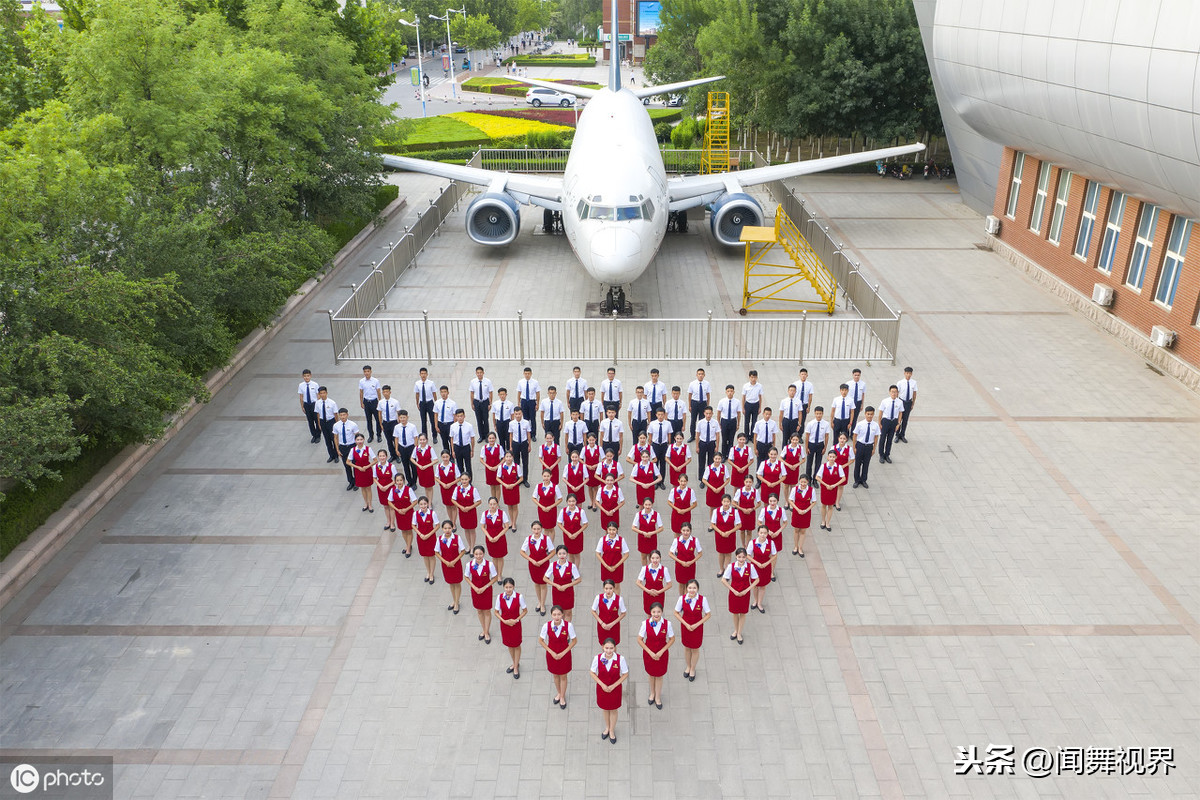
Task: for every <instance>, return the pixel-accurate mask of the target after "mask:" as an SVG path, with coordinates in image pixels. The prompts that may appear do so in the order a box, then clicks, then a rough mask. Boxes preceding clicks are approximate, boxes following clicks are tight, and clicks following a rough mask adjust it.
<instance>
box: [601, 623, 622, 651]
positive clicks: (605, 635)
mask: <svg viewBox="0 0 1200 800" xmlns="http://www.w3.org/2000/svg"><path fill="white" fill-rule="evenodd" d="M596 638H597V639H598V640H599V641H600V645H601V646H603V645H604V640H605V639H612V640H613V644H620V643H621V624H620V623H617V625H616V627H613V628H609V629H607V630H606V629H605V628H603V627H601V625H600V623H599V622H597V623H596Z"/></svg>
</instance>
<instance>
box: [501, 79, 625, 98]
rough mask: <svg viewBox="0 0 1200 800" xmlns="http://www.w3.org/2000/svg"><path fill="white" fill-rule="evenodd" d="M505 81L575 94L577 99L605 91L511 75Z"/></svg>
mask: <svg viewBox="0 0 1200 800" xmlns="http://www.w3.org/2000/svg"><path fill="white" fill-rule="evenodd" d="M505 80H510V81H512V82H513V83H527V84H529V85H530V86H540V87H542V88H543V89H553V90H554V91H556V92H562V93H563V94H573V95H575V96H576V97H595V96H596V95H598V94H600V92H602V91H604V90H603V89H589V88H587V87H586V86H576V85H575V84H573V83H559V82H558V81H543V80H538V79H537V78H517V77H515V76H512V75H509V76H506V77H505Z"/></svg>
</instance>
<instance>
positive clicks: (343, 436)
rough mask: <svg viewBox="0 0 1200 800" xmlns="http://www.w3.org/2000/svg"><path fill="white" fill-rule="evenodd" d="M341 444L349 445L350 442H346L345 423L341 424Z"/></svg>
mask: <svg viewBox="0 0 1200 800" xmlns="http://www.w3.org/2000/svg"><path fill="white" fill-rule="evenodd" d="M342 444H350V442H348V441H346V424H345V423H342Z"/></svg>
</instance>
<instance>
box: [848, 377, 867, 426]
mask: <svg viewBox="0 0 1200 800" xmlns="http://www.w3.org/2000/svg"><path fill="white" fill-rule="evenodd" d="M850 375H851V380H850V399H851V400H853V401H854V414H853V415H852V416H851V417H850V427H851V428H853V427H854V426H855V425H857V424H858V415H859V413H860V412H862V407H863V403H865V402H866V400H867V382H866V381H864V380H863V379H862V370H861V369H858V368H855V369H854V370H853V371H851V373H850Z"/></svg>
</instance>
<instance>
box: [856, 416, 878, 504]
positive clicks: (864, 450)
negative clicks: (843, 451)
mask: <svg viewBox="0 0 1200 800" xmlns="http://www.w3.org/2000/svg"><path fill="white" fill-rule="evenodd" d="M878 444H879V423H878V422H876V421H875V407H874V406H867V408H866V410H865V411H864V412H863V419H860V420H859V421H858V424H857V425H855V426H854V451H855V452H854V488H856V489H857V488H858V487H859V486H861V487H863V488H864V489H870V488H871V487H870V486H868V485H867V476H868V473H869V470H870V469H871V458H872V457H873V456H874V455H875V447H876V446H877V445H878Z"/></svg>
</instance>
